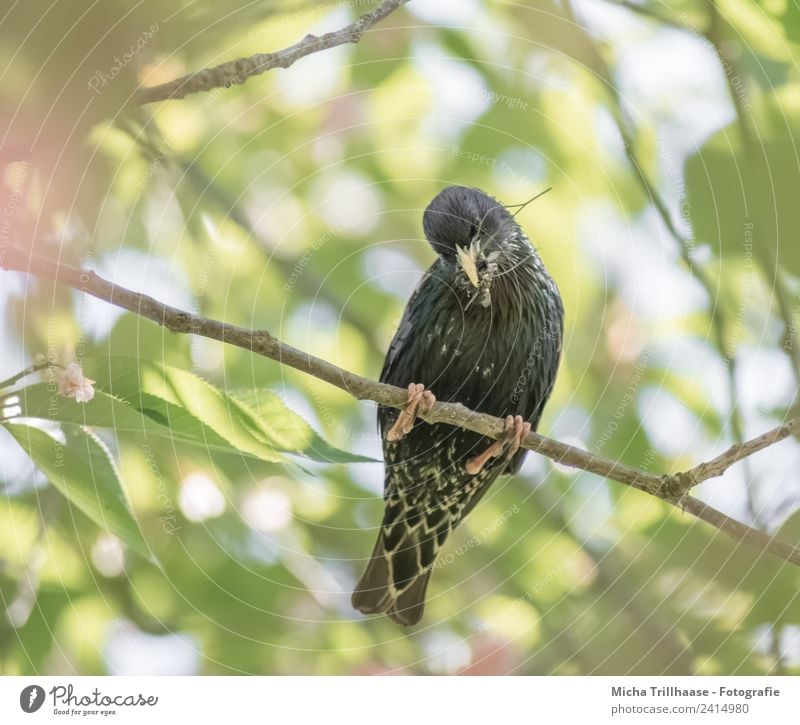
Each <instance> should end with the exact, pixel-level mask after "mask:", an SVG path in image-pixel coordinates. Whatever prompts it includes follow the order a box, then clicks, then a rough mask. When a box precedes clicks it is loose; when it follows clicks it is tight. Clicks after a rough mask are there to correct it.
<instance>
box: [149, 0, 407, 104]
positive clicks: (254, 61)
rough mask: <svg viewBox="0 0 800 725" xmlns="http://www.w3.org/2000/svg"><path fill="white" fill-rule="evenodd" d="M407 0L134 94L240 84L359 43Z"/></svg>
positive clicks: (162, 97)
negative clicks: (332, 28) (270, 50)
mask: <svg viewBox="0 0 800 725" xmlns="http://www.w3.org/2000/svg"><path fill="white" fill-rule="evenodd" d="M407 2H408V0H384V1H383V2H382V3H381V4H380V5H378V7H376V8H375V9H373V10H370V11H369V12H368V13H364V15H362V16H361V17H360V18H359V19H358V20H356V21H355V22H352V23H350V25H346V26H345V27H343V28H340V29H339V30H335V31H333V32H330V33H325V34H324V35H320V36H316V35H306V37H305V38H303V39H302V40H301V41H300V42H298V43H295V44H294V45H290V46H289V47H288V48H284V49H283V50H278V51H275V52H274V53H256V54H255V55H251V56H250V57H249V58H238V59H237V60H231V61H228V62H227V63H222V64H220V65H217V66H214V67H213V68H205V69H203V70H200V71H196V72H194V73H190V74H189V75H185V76H182V77H181V78H176V79H175V80H173V81H169V82H167V83H162V84H160V85H157V86H151V87H150V88H142V89H141V90H139V91H138V92H137V93H136V95H135V96H134V98H133V102H134V104H136V105H144V104H146V103H155V102H157V101H170V100H177V99H180V98H185V97H186V96H188V95H190V94H192V93H205V92H206V91H210V90H211V89H213V88H223V87H224V88H229V87H230V86H233V85H240V84H242V83H244V82H245V81H246V80H247V79H248V78H252V77H253V76H257V75H261V74H262V73H264V72H265V71H268V70H272V69H273V68H288V67H289V66H290V65H292V64H294V63H295V62H296V61H298V60H300V58H304V57H305V56H307V55H311V54H312V53H319V52H320V51H321V50H327V49H328V48H334V47H336V46H337V45H344V44H345V43H357V42H358V41H359V40H361V36H362V35H364V33H366V32H367V30H369V29H370V28H371V27H372V26H373V25H375V24H376V23H378V22H380V21H381V20H383V19H384V18H385V17H386V16H387V15H389V14H391V13H393V12H394V11H395V10H397V8H399V7H400V6H401V5H405V3H407Z"/></svg>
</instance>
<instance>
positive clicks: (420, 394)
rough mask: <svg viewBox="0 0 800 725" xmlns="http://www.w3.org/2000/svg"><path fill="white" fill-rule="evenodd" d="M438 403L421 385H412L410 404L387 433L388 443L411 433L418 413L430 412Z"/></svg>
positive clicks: (409, 392) (409, 393)
mask: <svg viewBox="0 0 800 725" xmlns="http://www.w3.org/2000/svg"><path fill="white" fill-rule="evenodd" d="M434 403H436V396H435V395H434V394H433V393H432V392H431V391H430V390H425V386H424V385H422V384H420V383H411V384H410V385H409V386H408V403H406V406H405V408H403V409H402V410H401V411H400V415H398V416H397V420H396V421H395V422H394V425H393V426H392V427H391V428H390V429H389V431H388V432H387V433H386V440H387V441H399V440H400V439H401V438H403V437H404V436H406V435H408V434H409V433H410V432H411V429H412V428H413V427H414V421H415V420H416V418H417V414H418V413H427V412H429V411H430V410H431V409H432V408H433V406H434Z"/></svg>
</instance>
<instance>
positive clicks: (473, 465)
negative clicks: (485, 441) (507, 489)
mask: <svg viewBox="0 0 800 725" xmlns="http://www.w3.org/2000/svg"><path fill="white" fill-rule="evenodd" d="M530 432H531V424H530V423H529V422H528V421H526V420H525V419H524V418H523V417H522V416H521V415H507V416H506V426H505V430H504V431H503V434H502V435H501V436H500V437H499V438H498V439H497V440H496V441H495V442H494V443H492V445H490V446H489V447H488V448H487V449H486V450H485V451H484V452H483V453H481V454H479V455H477V456H474V457H473V458H470V459H469V460H468V461H467V463H466V464H465V468H466V471H467V473H469V474H470V475H471V476H474V475H476V474H478V473H480V472H481V471H482V470H483V467H484V466H485V465H486V464H487V463H488V462H489V459H491V458H496V457H497V456H499V455H500V454H501V453H503V452H504V451H505V459H506V460H510V459H511V457H512V456H513V455H514V454H515V453H516V452H517V451H518V450H519V447H520V446H521V445H522V441H523V440H524V439H525V438H526V436H527V435H528V433H530Z"/></svg>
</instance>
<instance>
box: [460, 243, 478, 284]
mask: <svg viewBox="0 0 800 725" xmlns="http://www.w3.org/2000/svg"><path fill="white" fill-rule="evenodd" d="M456 254H457V255H458V263H459V264H460V265H461V269H463V270H464V273H465V274H466V275H467V279H469V281H470V282H472V286H473V287H479V286H480V280H479V279H478V265H477V263H476V261H475V247H474V245H472V244H470V246H469V249H464V248H463V247H459V246H458V245H456Z"/></svg>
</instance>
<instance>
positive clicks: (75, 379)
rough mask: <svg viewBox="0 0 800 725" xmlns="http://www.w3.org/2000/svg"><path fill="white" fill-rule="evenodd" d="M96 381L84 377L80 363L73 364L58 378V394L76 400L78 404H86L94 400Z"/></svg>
mask: <svg viewBox="0 0 800 725" xmlns="http://www.w3.org/2000/svg"><path fill="white" fill-rule="evenodd" d="M94 382H95V381H94V380H89V378H85V377H83V370H81V366H80V365H78V363H74V362H71V363H70V364H69V365H67V367H66V368H65V369H64V370H63V371H62V372H61V374H60V375H59V377H58V394H59V395H63V396H64V397H66V398H75V402H77V403H86V402H88V401H90V400H91V399H92V398H94V387H93V385H94Z"/></svg>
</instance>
